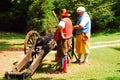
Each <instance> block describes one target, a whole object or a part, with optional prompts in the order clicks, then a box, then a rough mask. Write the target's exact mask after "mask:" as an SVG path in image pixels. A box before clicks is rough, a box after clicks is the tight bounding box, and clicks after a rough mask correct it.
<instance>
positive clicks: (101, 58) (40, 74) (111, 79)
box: [0, 33, 120, 80]
mask: <svg viewBox="0 0 120 80" xmlns="http://www.w3.org/2000/svg"><path fill="white" fill-rule="evenodd" d="M18 36H19V35H18ZM4 37H5V38H4ZM7 38H8V37H6V36H5V35H3V37H2V41H3V45H2V46H6V47H7V48H9V46H11V44H10V43H9V42H8V40H7V41H5V42H4V40H6V39H7ZM9 40H10V41H11V40H15V41H13V42H12V41H11V43H12V44H15V43H17V42H18V44H20V43H23V42H24V35H22V37H14V38H13V36H12V37H10V36H9ZM113 40H120V33H113V34H103V33H100V34H95V35H94V34H93V35H92V37H91V43H94V42H102V41H113ZM0 43H1V37H0ZM118 43H119V42H118ZM21 45H22V44H21ZM53 60H54V53H50V54H48V55H47V56H46V57H45V59H44V61H43V62H42V64H41V65H40V66H39V67H38V69H37V70H36V71H35V73H34V74H33V76H32V79H28V80H120V46H114V47H103V48H95V49H91V53H90V55H89V62H90V65H79V64H75V63H71V64H70V65H69V66H68V73H66V74H57V73H54V72H53V70H55V67H54V66H53V65H55V64H56V62H53ZM73 61H75V59H73ZM3 79H4V78H3Z"/></svg>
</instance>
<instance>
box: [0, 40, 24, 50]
mask: <svg viewBox="0 0 120 80" xmlns="http://www.w3.org/2000/svg"><path fill="white" fill-rule="evenodd" d="M22 45H24V43H20V44H12V45H11V44H8V43H7V42H5V41H2V42H0V50H16V48H15V47H13V46H22ZM17 49H19V48H18V47H17ZM21 50H22V49H21Z"/></svg>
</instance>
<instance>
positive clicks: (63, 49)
mask: <svg viewBox="0 0 120 80" xmlns="http://www.w3.org/2000/svg"><path fill="white" fill-rule="evenodd" d="M69 16H70V14H69V13H68V12H67V10H66V9H61V11H60V18H61V20H60V22H59V24H58V28H57V30H56V31H57V32H56V33H55V36H54V39H55V40H56V42H57V56H58V62H59V64H60V68H59V71H60V72H63V73H66V72H67V52H68V50H69V49H70V47H71V43H72V37H73V35H72V32H73V25H72V21H71V20H70V18H69ZM56 36H57V39H56Z"/></svg>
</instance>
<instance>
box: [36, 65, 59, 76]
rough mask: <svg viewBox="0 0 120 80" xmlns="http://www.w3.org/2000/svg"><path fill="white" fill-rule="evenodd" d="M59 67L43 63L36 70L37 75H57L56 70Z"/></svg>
mask: <svg viewBox="0 0 120 80" xmlns="http://www.w3.org/2000/svg"><path fill="white" fill-rule="evenodd" d="M57 67H58V66H57V64H50V63H41V64H40V65H39V66H38V68H37V69H36V71H35V73H50V74H52V73H56V71H55V70H56V69H57Z"/></svg>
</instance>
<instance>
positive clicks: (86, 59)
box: [83, 53, 88, 63]
mask: <svg viewBox="0 0 120 80" xmlns="http://www.w3.org/2000/svg"><path fill="white" fill-rule="evenodd" d="M83 62H84V63H88V53H87V54H84V61H83Z"/></svg>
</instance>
